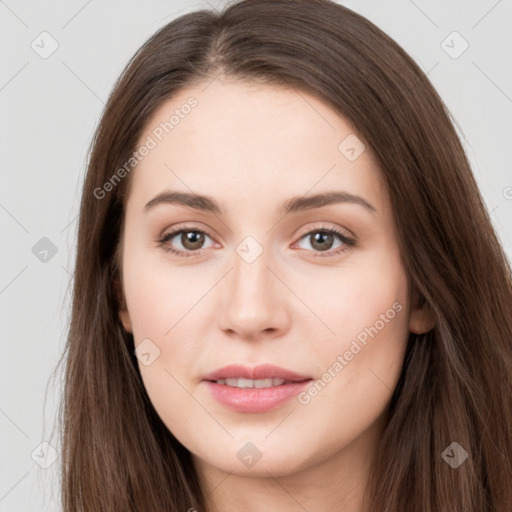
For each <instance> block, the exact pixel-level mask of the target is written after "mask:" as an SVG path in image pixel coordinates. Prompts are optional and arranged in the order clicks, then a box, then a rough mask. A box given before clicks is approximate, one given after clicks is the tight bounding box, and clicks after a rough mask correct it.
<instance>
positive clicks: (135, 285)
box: [119, 79, 428, 476]
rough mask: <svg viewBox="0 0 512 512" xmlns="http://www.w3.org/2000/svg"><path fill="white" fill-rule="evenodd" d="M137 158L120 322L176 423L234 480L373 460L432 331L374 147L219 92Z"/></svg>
mask: <svg viewBox="0 0 512 512" xmlns="http://www.w3.org/2000/svg"><path fill="white" fill-rule="evenodd" d="M191 98H192V99H191ZM143 146H145V147H146V149H145V150H144V149H142V148H143ZM137 148H138V149H139V152H138V154H139V157H140V158H141V161H140V162H139V163H138V165H137V167H136V168H135V169H134V170H133V171H132V174H131V176H130V177H129V178H125V179H131V180H133V182H132V184H131V185H132V188H131V193H130V195H129V197H128V200H127V204H126V217H125V225H124V231H123V240H122V253H121V254H122V279H123V294H124V299H125V302H124V303H123V304H122V306H121V309H120V311H119V314H120V318H121V320H122V322H123V325H124V327H125V329H126V330H127V331H129V332H132V333H133V336H134V340H135V347H134V348H137V357H138V361H139V363H138V364H139V368H140V372H141V375H142V378H143V381H144V385H145V387H146V389H147V393H148V395H149V398H150V399H151V402H152V404H153V406H154V407H155V409H156V411H157V413H158V414H159V416H160V417H161V419H162V421H163V422H164V423H165V424H166V426H167V427H168V428H169V430H170V431H171V432H172V433H173V434H174V435H175V437H176V438H177V439H178V440H179V441H180V442H181V443H182V444H183V445H184V446H185V447H186V448H188V449H189V450H190V451H191V452H192V453H193V454H194V455H195V460H196V461H199V462H200V463H202V464H204V465H208V466H210V467H211V466H213V467H215V468H217V469H218V470H221V471H225V472H233V473H240V474H251V475H266V474H267V473H266V472H270V473H271V474H272V475H275V476H278V475H286V474H292V473H294V472H296V471H300V470H303V469H306V468H308V467H311V466H313V465H317V464H319V463H322V462H326V461H328V460H332V459H333V458H336V457H338V456H340V455H341V454H343V453H349V452H350V453H352V454H356V453H359V452H358V450H359V451H360V450H364V449H366V450H368V447H369V446H372V444H371V441H370V439H375V438H376V437H375V435H376V434H375V433H376V432H377V431H378V426H379V425H381V424H380V422H379V420H382V418H383V416H382V415H383V412H384V410H385V408H386V406H387V404H388V403H389V400H390V397H391V395H392V393H393V390H394V388H395V386H396V384H397V380H398V377H399V375H400V371H401V368H402V364H403V358H404V351H405V347H406V342H407V339H408V334H409V331H413V332H423V331H424V330H427V324H428V321H427V320H426V317H425V314H424V312H422V311H421V310H419V309H414V308H413V307H412V305H411V304H410V303H409V290H408V287H407V277H406V274H405V272H404V268H403V266H402V262H401V259H400V253H399V248H398V243H397V233H396V230H395V225H394V222H393V218H392V211H391V204H390V199H389V195H388V192H387V190H386V188H385V187H384V184H383V182H382V181H381V178H380V177H379V173H378V170H377V168H376V166H375V163H374V161H373V159H372V156H371V154H370V148H369V147H366V148H365V147H364V146H363V144H362V142H361V141H360V140H359V139H358V138H357V137H356V135H355V134H354V130H353V128H352V127H351V125H350V124H349V123H348V122H347V121H346V120H345V119H344V118H342V117H340V116H339V115H337V114H336V113H335V112H334V111H333V110H332V109H330V108H329V107H328V106H327V105H326V104H324V103H323V102H321V101H320V100H318V99H316V98H315V97H313V96H310V95H308V94H306V93H304V92H300V93H299V92H296V91H294V90H292V89H287V88H281V87H276V86H269V85H256V84H251V85H249V84H247V83H242V82H238V81H225V80H220V79H218V80H215V81H213V82H212V83H210V84H209V85H208V84H207V83H203V84H201V85H199V86H193V87H189V88H188V89H186V90H183V91H181V92H180V93H179V94H178V95H177V96H175V97H174V98H172V99H171V100H169V101H167V102H166V103H164V104H163V105H161V107H160V108H159V109H158V110H157V111H156V112H155V114H154V115H153V116H152V118H151V119H150V120H149V122H148V123H147V124H146V129H145V132H144V133H143V134H142V136H141V137H140V139H139V144H138V146H137ZM173 194H174V195H173ZM329 194H331V195H329ZM203 196H207V197H206V198H205V197H203ZM155 198H158V199H155ZM180 230H183V231H184V232H179V231H180ZM331 230H335V231H331ZM172 232H176V233H175V234H171V233H172ZM159 240H162V241H161V242H160V241H159ZM171 249H173V250H175V251H178V253H177V254H176V253H173V252H171ZM231 365H237V367H238V368H237V367H235V368H233V367H232V368H231V369H230V368H227V369H225V368H226V367H229V366H231ZM265 365H272V367H278V368H270V367H268V366H267V367H265ZM226 379H229V380H227V381H226ZM214 381H215V382H214ZM372 433H373V434H372ZM372 436H373V437H372ZM364 439H366V442H365V443H362V440H364ZM357 447H359V448H357ZM364 447H366V448H364Z"/></svg>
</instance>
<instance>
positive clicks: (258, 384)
mask: <svg viewBox="0 0 512 512" xmlns="http://www.w3.org/2000/svg"><path fill="white" fill-rule="evenodd" d="M272 385H273V384H272V379H258V380H255V381H254V387H255V388H270V387H271V386H272Z"/></svg>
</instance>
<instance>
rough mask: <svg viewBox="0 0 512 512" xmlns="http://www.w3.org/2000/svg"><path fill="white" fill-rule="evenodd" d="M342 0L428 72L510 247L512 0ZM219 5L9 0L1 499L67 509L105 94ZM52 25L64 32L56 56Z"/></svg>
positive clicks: (2, 208) (0, 270)
mask: <svg viewBox="0 0 512 512" xmlns="http://www.w3.org/2000/svg"><path fill="white" fill-rule="evenodd" d="M340 3H343V5H346V6H348V7H350V8H352V9H354V10H355V11H357V12H360V13H361V14H363V15H364V16H366V17H367V18H369V19H370V20H371V21H373V22H374V23H375V24H376V25H378V26H379V27H381V28H382V29H383V30H384V31H385V32H387V33H388V34H389V35H390V36H391V37H393V38H394V39H395V40H396V41H397V42H398V43H399V44H401V45H402V46H403V47H404V49H405V50H406V51H407V52H408V53H409V54H410V55H411V56H412V57H413V58H414V59H415V60H416V61H417V62H418V63H419V64H420V65H421V67H422V68H423V69H424V70H425V71H426V72H428V76H429V78H430V80H431V81H432V82H433V84H434V86H435V87H436V88H437V90H438V91H439V93H440V95H441V96H442V98H443V99H444V101H445V103H446V104H447V105H448V107H449V109H450V111H451V112H452V114H453V116H454V117H455V119H456V121H457V124H458V130H459V134H460V135H461V137H462V138H463V143H464V145H465V148H466V151H467V152H468V155H469V157H470V160H471V162H472V165H473V170H474V173H475V176H476V179H477V181H478V183H479V186H480V189H481V191H482V194H483V196H484V198H485V201H486V204H487V206H488V209H489V211H490V212H492V215H491V218H492V220H493V222H494V225H495V226H496V229H497V231H498V234H499V236H500V238H501V240H502V243H503V246H504V247H505V249H506V250H507V253H508V255H509V258H512V221H511V219H512V158H511V151H510V147H511V144H512V137H511V132H512V129H511V126H510V120H511V115H512V72H511V62H512V59H511V55H510V50H511V49H512V31H511V30H510V27H511V26H512V1H511V0H501V1H496V0H473V1H467V0H464V1H463V0H457V1H454V0H452V1H449V2H447V1H446V0H435V1H432V0H429V1H427V0H415V1H413V0H397V1H393V2H391V1H388V2H382V1H381V0H372V1H369V0H366V1H364V2H362V1H359V2H358V1H346V2H340ZM209 5H211V6H221V5H223V2H222V1H217V2H214V1H213V0H209V2H206V1H203V2H201V1H197V2H192V1H172V2H171V1H159V0H151V1H146V2H133V1H124V2H121V1H108V2H107V1H103V2H100V1H99V0H90V1H86V0H72V1H69V0H68V1H67V2H63V1H62V2H56V1H46V2H44V3H43V2H38V1H35V0H33V1H15V0H6V1H2V0H0V39H1V44H0V52H1V56H0V108H1V116H0V130H1V133H0V140H1V149H2V150H1V153H0V159H1V163H0V169H1V171H0V172H1V184H2V186H1V188H0V226H1V230H2V231H1V232H2V242H3V243H2V245H1V253H2V265H1V266H0V312H1V315H2V317H1V321H0V322H1V326H2V350H1V357H0V375H1V379H2V381H1V386H0V447H1V455H0V511H1V512H14V511H23V512H28V511H32V510H34V511H35V510H37V511H43V510H58V509H59V508H58V504H59V500H58V493H59V485H58V478H57V477H58V471H59V462H58V461H55V462H53V463H52V461H53V459H52V456H53V455H55V453H56V452H58V451H60V446H59V443H58V439H56V438H55V437H52V438H51V437H50V434H51V430H52V426H53V422H54V414H55V411H56V405H57V401H58V400H59V393H60V389H61V388H60V379H59V378H58V379H57V380H56V381H52V380H51V379H50V375H51V373H52V371H53V370H54V368H55V365H56V363H57V359H58V357H59V354H60V353H61V351H62V349H63V346H64V342H65V333H66V326H67V322H68V317H69V299H70V295H69V292H70V289H69V288H68V287H69V284H70V270H71V269H72V268H73V261H74V255H75V249H74V243H75V229H76V224H77V223H76V218H77V213H78V205H79V199H80V187H81V183H82V180H83V176H84V171H85V161H86V155H87V149H88V146H89V143H90V140H91V136H92V133H93V130H94V128H95V126H96V124H97V122H98V120H99V116H100V114H101V110H102V108H103V104H104V101H105V100H106V98H107V96H108V94H109V92H110V90H111V88H112V86H113V83H114V81H115V79H116V78H117V76H118V75H119V73H120V72H121V70H122V68H123V67H124V65H125V63H126V62H127V60H128V59H129V57H130V56H131V55H132V54H133V53H134V52H135V50H136V49H137V48H138V47H139V46H140V45H141V44H142V43H143V42H144V41H145V40H146V39H147V38H148V37H149V36H150V35H151V34H153V33H154V32H155V31H156V30H157V29H158V28H160V27H161V26H162V25H164V24H166V23H168V22H169V21H171V20H172V19H173V18H175V17H177V16H179V15H181V14H183V13H185V12H187V11H192V10H195V9H198V8H207V7H208V6H209ZM44 31H46V32H48V33H49V34H50V35H51V38H53V40H55V41H56V42H57V43H58V48H57V50H56V51H55V52H54V53H53V54H52V55H50V56H48V57H47V58H42V57H41V55H40V54H41V52H43V51H48V50H49V49H51V44H52V39H50V36H40V34H41V33H42V32H44ZM454 31H456V32H458V33H459V34H460V36H461V37H462V38H463V39H462V38H461V37H459V36H457V35H453V34H452V33H453V32H454ZM45 38H46V39H45ZM464 40H465V41H467V44H469V47H468V49H467V50H466V51H465V52H464V53H462V54H461V55H458V54H459V53H460V51H461V50H462V49H463V48H464V46H465V43H464ZM443 41H445V42H444V43H443ZM53 44H55V43H53ZM31 45H34V46H35V47H36V48H37V51H36V50H35V49H33V48H32V46H31ZM38 52H39V53H38ZM449 53H451V55H450V54H449ZM454 56H456V57H457V58H453V57H454ZM44 237H46V238H47V239H49V241H50V242H49V241H48V240H43V241H41V239H42V238H44ZM34 246H35V248H34ZM52 246H54V249H53V251H55V250H56V251H57V252H56V253H55V254H53V253H52ZM45 250H47V251H48V252H47V253H45V252H44V251H45ZM45 400H46V402H45ZM43 406H45V408H43ZM42 442H48V443H50V445H51V447H50V446H48V445H46V444H43V445H41V443H42ZM84 449H87V447H85V446H84ZM46 466H48V467H47V468H46V469H45V467H46Z"/></svg>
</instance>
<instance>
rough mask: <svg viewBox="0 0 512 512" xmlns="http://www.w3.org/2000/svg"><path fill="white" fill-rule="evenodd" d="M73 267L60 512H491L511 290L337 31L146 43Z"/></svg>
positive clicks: (212, 33)
mask: <svg viewBox="0 0 512 512" xmlns="http://www.w3.org/2000/svg"><path fill="white" fill-rule="evenodd" d="M77 249H78V250H77V261H76V268H75V274H74V300H73V309H72V321H71V326H70V332H69V338H68V344H67V349H66V353H65V357H66V363H67V367H66V382H65V396H64V400H63V450H62V457H63V459H62V462H63V475H62V477H63V508H64V511H66V512H68V511H69V512H70V511H76V510H88V511H94V510H98V511H99V510H123V511H125V510H126V511H128V510H133V511H135V510H144V511H148V510H155V511H156V510H158V511H163V510H166V511H167V510H168V511H171V510H172V511H180V510H198V511H203V510H208V511H214V510H218V511H225V512H229V511H232V510H242V509H243V510H253V511H258V510H266V511H268V510H287V511H295V510H297V511H298V510H310V511H311V510H347V511H351V512H369V511H372V512H373V511H386V512H398V511H403V510H418V511H427V510H428V511H446V510H450V511H452V512H455V511H460V512H462V511H465V512H467V511H474V512H491V511H493V512H494V511H500V512H505V511H507V510H510V507H511V504H512V466H511V458H512V441H511V436H510V430H511V425H512V410H511V409H512V407H511V406H512V347H511V343H510V340H511V338H512V281H511V272H510V267H509V265H508V262H507V260H506V257H505V255H504V252H503V250H502V248H501V247H500V245H499V242H498V240H497V237H496V235H495V232H494V230H493V228H492V225H491V222H490V220H489V216H488V214H487V211H486V209H485V207H484V204H483V201H482V199H481V196H480V194H479V191H478V189H477V185H476V183H475V180H474V178H473V176H472V173H471V170H470V166H469V163H468V160H467V158H466V155H465V154H464V151H463V149H462V147H461V144H460V141H459V139H458V137H457V135H456V132H455V130H454V128H453V125H452V123H451V120H450V116H449V113H448V112H447V109H446V107H445V106H444V104H443V102H442V101H441V99H440V98H439V96H438V94H437V93H436V91H435V90H434V89H433V87H432V85H431V84H430V82H429V81H428V79H427V77H426V76H425V74H424V73H423V72H422V71H421V69H420V68H419V67H418V66H417V65H416V64H415V63H414V61H413V60H412V59H411V58H410V57H409V56H408V55H407V54H406V53H405V52H404V51H403V50H402V49H401V48H400V47H399V46H398V45H397V44H396V43H395V42H394V41H392V40H391V39H390V38H389V37H388V36H386V35H385V34H384V33H383V32H382V31H381V30H379V29H378V28H377V27H375V26H374V25H373V24H372V23H370V22H369V21H368V20H366V19H364V18H363V17H361V16H360V15H357V14H355V13H354V12H352V11H350V10H349V9H347V8H344V7H342V6H340V5H337V4H335V3H333V2H330V1H328V0H311V1H310V2H308V3H307V4H306V3H305V2H299V1H294V0H257V1H254V0H253V1H251V0H245V1H238V2H234V3H232V4H231V5H229V6H228V7H227V8H226V9H225V10H224V11H223V12H221V13H219V14H216V13H214V12H209V11H199V12H194V13H190V14H187V15H184V16H182V17H180V18H178V19H177V20H174V21H172V22H171V23H169V24H168V25H166V26H165V27H163V28H162V29H160V30H159V31H158V32H157V33H156V34H155V35H154V36H153V37H152V38H151V39H150V40H149V41H148V42H147V43H146V44H144V46H143V47H142V48H141V49H140V50H139V51H138V52H137V54H136V55H135V56H134V58H133V59H132V61H131V62H130V63H129V65H128V66H127V68H126V70H125V71H124V72H123V74H122V76H121V77H120V79H119V81H118V82H117V84H116V86H115V88H114V91H113V92H112V94H111V97H110V98H109V101H108V104H107V106H106V108H105V111H104V113H103V116H102V119H101V122H100V125H99V127H98V130H97V133H96V134H95V137H94V140H93V144H92V148H91V156H90V161H89V166H88V171H87V176H86V179H85V183H84V189H83V197H82V203H81V210H80V221H79V232H78V247H77Z"/></svg>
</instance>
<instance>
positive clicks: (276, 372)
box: [203, 364, 311, 382]
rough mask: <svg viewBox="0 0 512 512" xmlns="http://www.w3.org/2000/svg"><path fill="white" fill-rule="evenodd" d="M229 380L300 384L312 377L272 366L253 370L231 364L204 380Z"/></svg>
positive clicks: (266, 365) (267, 365)
mask: <svg viewBox="0 0 512 512" xmlns="http://www.w3.org/2000/svg"><path fill="white" fill-rule="evenodd" d="M229 378H239V379H253V380H257V379H285V380H290V381H295V382H300V381H303V380H308V379H310V378H311V377H309V376H308V375H299V374H298V373H294V372H291V371H290V370H286V369H285V368H281V367H279V366H274V365H272V364H262V365H259V366H255V367H253V368H249V367H247V366H242V365H240V364H230V365H229V366H224V367H223V368H219V369H218V370H215V371H214V372H212V373H209V374H208V375H205V376H204V377H203V380H210V381H212V380H219V379H229Z"/></svg>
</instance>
